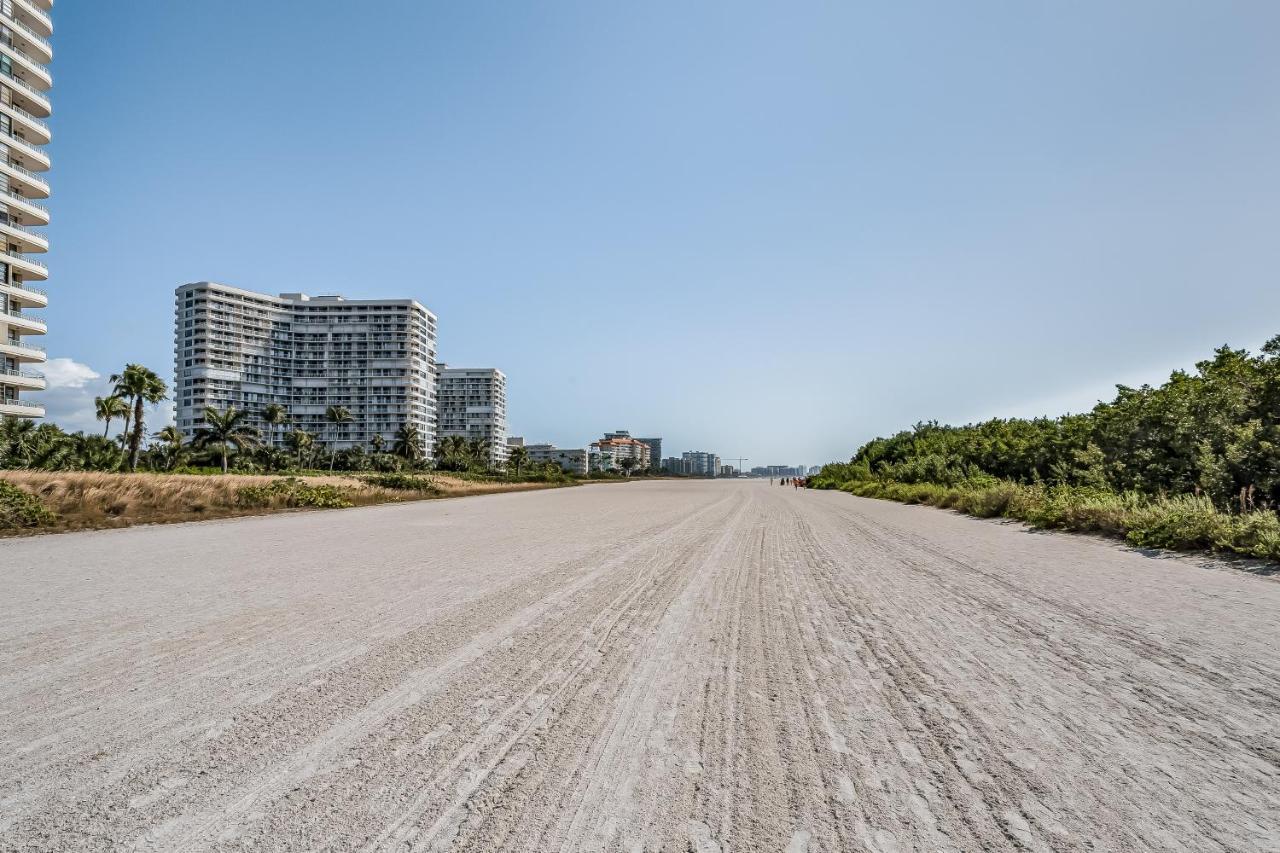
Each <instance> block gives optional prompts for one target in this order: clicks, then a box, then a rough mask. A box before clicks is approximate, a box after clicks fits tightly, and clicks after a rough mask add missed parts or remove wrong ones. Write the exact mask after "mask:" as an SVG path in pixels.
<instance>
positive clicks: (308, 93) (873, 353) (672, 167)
mask: <svg viewBox="0 0 1280 853" xmlns="http://www.w3.org/2000/svg"><path fill="white" fill-rule="evenodd" d="M229 22H234V25H232V24H231V23H229ZM55 23H56V26H57V31H56V33H55V42H54V43H55V48H56V51H57V57H56V61H55V63H54V66H53V71H54V77H55V83H56V86H55V89H54V107H55V116H54V120H53V127H54V133H55V141H54V144H53V147H52V154H53V156H54V172H53V173H52V178H53V183H54V198H53V202H52V204H51V207H52V208H53V212H54V216H55V219H54V224H53V225H52V226H51V227H50V234H51V238H52V239H53V252H52V254H51V255H50V265H51V268H52V271H53V275H52V278H51V281H50V286H49V289H50V292H51V294H52V296H53V301H52V304H51V306H50V308H49V309H48V311H47V317H48V319H49V324H50V330H51V331H50V334H49V336H48V339H47V343H48V345H49V349H50V356H51V357H52V358H57V359H68V360H69V361H57V362H55V363H54V365H53V367H52V368H51V374H53V375H54V376H55V378H56V380H57V381H56V384H59V385H61V386H62V387H60V388H54V389H51V390H50V391H49V392H48V398H49V403H50V411H51V414H53V415H54V416H55V418H57V419H58V420H60V421H64V422H67V423H70V424H72V425H84V424H82V423H81V422H80V421H81V420H82V419H83V417H84V414H83V413H84V406H85V403H86V400H88V399H89V398H91V396H92V393H93V392H94V391H95V390H96V389H97V388H98V387H99V384H100V382H98V381H93V380H92V379H91V374H92V373H98V374H107V373H110V372H112V371H114V370H116V369H118V368H119V367H120V366H122V365H123V364H124V363H125V362H126V361H140V362H143V363H146V364H148V365H151V366H154V367H156V368H157V369H159V370H160V371H161V372H162V374H163V375H166V376H168V375H170V374H171V372H172V355H171V334H172V329H171V322H172V317H171V312H172V293H173V289H174V287H176V286H177V285H179V284H181V283H183V282H188V281H195V280H200V279H212V280H217V281H223V282H227V283H230V284H235V285H238V286H241V287H247V288H251V289H258V290H263V291H268V292H281V291H294V290H304V291H309V292H313V293H332V292H340V293H343V294H346V295H348V296H351V297H369V296H413V297H416V298H418V299H419V300H421V301H422V302H423V303H424V304H426V305H427V306H428V307H430V308H431V309H432V310H433V311H435V312H436V313H437V314H438V315H439V316H440V330H441V341H440V344H441V356H442V358H443V359H444V360H446V361H448V362H450V363H453V364H457V365H468V366H497V367H500V368H502V369H503V370H505V371H506V372H507V374H508V376H509V382H510V426H511V430H512V432H514V433H518V434H523V435H525V436H527V437H528V438H529V439H531V440H550V441H554V442H556V443H558V444H561V445H562V446H581V445H582V444H583V443H584V442H586V441H588V440H590V439H591V438H593V437H595V436H597V435H598V434H599V433H601V432H602V431H604V430H608V429H614V428H630V429H632V430H633V431H634V432H636V433H643V434H646V435H649V434H659V435H663V436H664V437H665V438H666V439H667V446H666V448H667V449H668V450H675V451H679V450H684V449H694V448H698V449H709V450H716V451H718V452H720V453H721V454H722V455H723V456H725V457H729V456H738V455H744V456H747V457H750V459H751V460H752V463H751V464H783V463H787V464H794V463H797V462H805V463H817V462H821V461H827V460H830V459H833V458H845V457H847V456H849V455H850V454H851V453H852V451H853V450H854V449H855V448H856V446H857V445H858V444H860V443H861V442H862V441H864V440H866V439H867V438H869V437H872V436H874V435H876V434H879V433H886V432H889V431H893V430H895V429H897V428H899V427H902V426H905V425H908V424H910V423H912V422H914V421H917V420H921V419H929V418H937V419H941V420H949V421H965V420H969V419H974V418H980V417H987V416H991V415H997V414H1024V415H1025V414H1038V413H1052V414H1057V413H1060V412H1061V411H1064V410H1067V409H1071V410H1080V409H1083V408H1086V407H1088V406H1089V405H1091V404H1092V402H1093V401H1094V400H1096V399H1097V398H1098V397H1100V396H1107V395H1109V393H1110V387H1111V384H1112V383H1113V382H1117V381H1124V382H1141V381H1159V380H1160V379H1162V378H1163V377H1164V376H1165V375H1166V374H1167V372H1168V371H1169V370H1170V369H1171V368H1173V367H1176V366H1189V365H1190V363H1191V362H1193V361H1194V360H1195V359H1197V358H1199V357H1202V356H1203V355H1205V354H1206V353H1208V351H1209V349H1210V348H1211V347H1213V346H1215V345H1218V344H1221V343H1224V342H1230V343H1232V344H1234V345H1238V346H1248V347H1250V348H1253V347H1256V346H1258V345H1260V344H1261V343H1262V342H1263V341H1264V340H1265V339H1266V338H1268V337H1270V336H1271V335H1273V334H1276V333H1280V286H1278V283H1277V280H1276V273H1275V271H1276V270H1277V268H1280V239H1278V238H1277V236H1276V235H1277V233H1278V229H1277V225H1280V155H1277V152H1278V151H1280V95H1278V93H1277V87H1276V81H1277V80H1280V51H1276V50H1275V49H1274V36H1275V33H1277V32H1280V4H1276V3H1274V2H1269V0H1259V2H1212V3H1210V2H1199V3H1186V2H1177V1H1176V0H1172V2H1171V1H1170V0H1159V2H1157V1H1156V0H1151V2H1143V0H1126V2H1123V3H1116V2H1081V3H1071V4H1062V3H1047V2H1027V3H1012V2H968V3H951V2H934V3H911V2H904V3H854V2H829V3H828V2H802V3H785V4H784V3H753V2H700V3H696V4H685V3H662V2H658V3H646V4H622V3H598V2H580V3H571V2H546V3H537V4H535V3H528V4H513V3H497V2H468V3H455V4H441V3H434V2H423V0H387V2H380V3H376V4H364V3H355V4H353V3H350V2H329V0H316V2H312V3H309V4H306V8H305V11H304V10H303V5H302V4H294V3H263V2H259V1H257V0H255V2H249V0H222V2H219V3H187V2H177V3H175V2H171V0H131V2H123V3H102V2H91V1H90V0H60V2H59V3H58V5H57V7H56V12H55Z"/></svg>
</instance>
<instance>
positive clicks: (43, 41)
mask: <svg viewBox="0 0 1280 853" xmlns="http://www.w3.org/2000/svg"><path fill="white" fill-rule="evenodd" d="M0 17H3V18H4V20H5V22H6V23H7V24H8V25H9V26H11V27H17V28H18V29H20V30H22V34H23V35H24V36H26V37H27V38H29V39H31V40H32V41H34V42H36V43H37V44H40V45H43V46H44V48H45V50H47V51H49V55H50V56H53V45H52V44H50V43H49V40H48V39H47V38H45V37H44V36H42V35H40V34H39V33H38V32H36V31H35V30H33V29H31V27H28V26H27V25H26V24H24V23H22V21H19V20H18V19H17V18H16V17H15V16H13V15H0ZM46 17H48V16H46Z"/></svg>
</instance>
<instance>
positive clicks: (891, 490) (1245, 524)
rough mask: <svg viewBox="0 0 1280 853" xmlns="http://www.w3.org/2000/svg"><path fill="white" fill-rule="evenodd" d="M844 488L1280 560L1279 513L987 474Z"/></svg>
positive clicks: (1144, 543)
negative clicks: (1238, 511)
mask: <svg viewBox="0 0 1280 853" xmlns="http://www.w3.org/2000/svg"><path fill="white" fill-rule="evenodd" d="M839 488H840V490H841V491H845V492H848V493H850V494H853V495H858V496H860V497H864V498H882V499H886V500H892V501H897V502H899V503H906V504H927V505H929V506H936V507H941V508H944V509H954V510H956V511H958V512H962V513H965V514H967V515H974V516H978V517H980V518H1012V519H1016V520H1018V521H1024V522H1026V523H1027V524H1030V525H1031V526H1032V527H1039V528H1045V529H1055V530H1071V531H1076V532H1081V533H1101V534H1106V535H1108V536H1116V537H1120V538H1123V539H1125V540H1126V541H1127V542H1128V543H1129V544H1131V545H1134V546H1136V547H1140V548H1166V549H1169V550H1176V551H1223V552H1229V553H1234V554H1242V555H1245V556H1249V557H1260V558H1264V559H1270V560H1276V561H1280V515H1277V514H1276V513H1275V512H1274V511H1272V510H1257V511H1255V512H1250V513H1246V514H1243V515H1232V514H1231V513H1229V512H1224V511H1222V510H1220V509H1218V508H1217V507H1216V506H1214V504H1213V502H1212V501H1211V500H1209V499H1208V498H1207V497H1199V496H1191V495H1183V496H1179V497H1172V498H1148V497H1146V496H1144V495H1141V494H1139V493H1137V492H1124V493H1123V494H1117V493H1116V492H1112V491H1108V490H1107V489H1102V488H1096V487H1083V486H1062V485H1059V486H1044V485H1035V486H1024V485H1020V484H1018V483H1011V482H1008V481H1004V480H996V479H994V478H990V477H980V478H972V479H970V480H967V481H964V482H962V483H959V484H957V485H954V486H945V485H939V484H936V483H900V482H896V481H894V480H884V479H879V480H863V479H854V480H850V481H848V482H846V483H843V484H841V485H840V486H839Z"/></svg>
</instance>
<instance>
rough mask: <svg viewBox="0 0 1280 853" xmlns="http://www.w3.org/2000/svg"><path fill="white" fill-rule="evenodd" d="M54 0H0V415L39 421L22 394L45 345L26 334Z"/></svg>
mask: <svg viewBox="0 0 1280 853" xmlns="http://www.w3.org/2000/svg"><path fill="white" fill-rule="evenodd" d="M52 9H53V0H0V240H3V241H4V251H3V252H0V417H19V418H39V417H43V416H44V408H43V407H42V406H41V405H40V404H39V401H38V399H33V398H31V397H28V396H27V395H28V394H29V393H30V392H33V391H34V392H39V391H42V390H44V388H45V380H44V376H43V375H42V374H41V373H40V372H39V370H38V369H37V368H38V367H39V365H40V364H41V363H43V362H44V360H45V352H44V348H43V347H42V346H40V345H39V344H38V343H35V342H34V341H33V340H32V338H35V337H36V336H39V335H43V334H44V333H45V331H46V327H45V322H44V320H43V319H41V318H40V317H39V316H38V315H36V314H35V313H33V309H40V308H44V307H45V306H47V305H48V304H49V297H48V295H47V294H46V293H45V292H44V291H43V290H41V289H40V288H38V287H35V286H33V284H32V282H41V281H44V280H46V279H47V278H48V277H49V270H48V268H47V267H46V266H45V265H44V263H43V262H42V261H41V260H40V259H39V257H38V256H39V255H42V254H44V253H45V252H47V251H49V240H48V238H47V237H45V235H44V234H43V233H41V232H40V231H39V230H38V229H39V228H41V227H42V226H45V225H48V224H49V211H48V209H47V208H46V207H45V206H44V205H43V204H41V201H40V200H41V199H46V198H48V197H49V182H48V180H47V179H46V178H45V176H44V175H43V173H44V172H47V171H49V166H50V163H49V155H48V154H46V153H45V152H44V151H43V150H42V147H41V146H44V145H47V144H48V143H49V140H50V135H49V125H48V123H47V122H46V121H45V120H46V119H47V118H48V117H49V114H50V112H52V109H53V108H52V105H51V103H50V100H49V90H50V89H51V88H53V77H52V76H51V75H50V74H49V70H48V68H47V67H46V66H47V65H48V64H49V63H50V62H51V61H53V47H52V46H51V45H50V44H49V37H50V36H51V35H53V21H52V20H51V19H50V12H51V11H52Z"/></svg>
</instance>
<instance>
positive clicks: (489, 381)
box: [436, 364, 507, 468]
mask: <svg viewBox="0 0 1280 853" xmlns="http://www.w3.org/2000/svg"><path fill="white" fill-rule="evenodd" d="M439 376H440V387H439V390H438V393H437V400H438V402H437V411H438V415H437V419H436V420H437V423H436V441H437V444H438V443H439V440H440V439H442V438H445V437H446V436H451V435H456V436H461V437H463V438H465V439H466V440H467V441H476V440H483V441H487V442H488V443H489V460H488V461H489V465H490V466H491V467H494V468H501V467H502V466H503V465H504V464H506V461H507V377H506V374H504V373H503V372H502V371H501V370H498V369H497V368H496V367H449V366H448V365H446V364H442V365H440V369H439Z"/></svg>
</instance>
